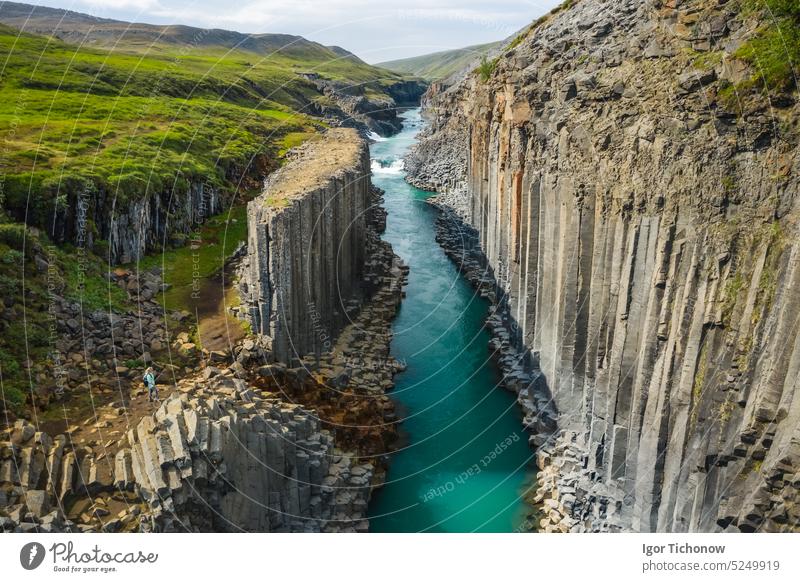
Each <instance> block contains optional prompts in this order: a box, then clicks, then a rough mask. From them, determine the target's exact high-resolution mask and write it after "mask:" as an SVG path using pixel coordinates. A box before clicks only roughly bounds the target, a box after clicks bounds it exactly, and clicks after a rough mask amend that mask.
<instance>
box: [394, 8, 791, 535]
mask: <svg viewBox="0 0 800 582" xmlns="http://www.w3.org/2000/svg"><path fill="white" fill-rule="evenodd" d="M778 16H780V18H783V19H784V20H785V21H787V22H789V23H791V22H794V20H793V19H794V18H795V17H796V15H791V14H789V15H782V16H781V15H778ZM784 20H781V21H776V20H774V19H772V20H767V19H765V17H764V16H763V14H761V13H760V12H759V11H758V10H753V9H748V10H745V9H743V5H742V4H741V3H738V2H716V1H715V2H709V1H704V0H683V1H679V0H666V1H661V0H644V1H642V0H613V1H603V0H579V1H577V2H567V3H566V4H565V5H564V6H563V7H562V8H560V9H558V10H556V11H554V13H552V14H550V15H548V16H547V17H545V18H543V19H540V21H537V22H536V23H534V24H533V25H532V26H531V27H530V28H529V29H528V30H526V31H525V32H524V33H523V34H522V35H521V36H520V37H519V38H518V39H515V40H514V41H512V42H511V43H510V44H509V45H508V46H507V47H506V48H505V50H504V51H503V53H502V54H501V56H500V57H499V58H498V59H497V60H495V61H492V62H488V63H485V64H484V65H482V66H481V67H479V68H478V69H477V70H476V71H475V72H474V73H473V74H472V75H469V76H468V77H467V78H466V79H464V80H462V81H460V82H458V83H455V84H454V85H452V86H449V87H448V86H437V87H436V94H435V95H434V94H431V95H428V97H427V98H426V100H425V102H426V104H427V109H426V112H425V115H426V116H427V118H428V119H429V122H430V123H429V127H428V128H427V130H426V132H425V133H424V135H423V138H422V141H421V143H420V145H419V146H418V147H417V148H416V150H415V151H414V152H413V153H412V155H411V156H410V158H409V160H408V161H407V169H408V170H409V172H410V178H409V179H410V181H411V182H412V183H415V184H416V185H419V186H423V187H428V188H430V189H436V190H439V191H440V192H441V195H440V197H439V203H440V204H442V205H444V206H445V207H446V208H449V209H452V210H453V211H454V213H455V214H457V215H458V216H460V217H461V218H462V219H463V220H464V221H465V222H466V223H467V225H469V226H470V227H473V228H474V229H475V230H474V232H475V236H476V237H477V242H479V244H480V249H481V250H482V252H483V256H484V259H485V261H486V264H487V267H488V268H489V270H490V271H491V272H492V273H493V275H494V277H495V280H496V286H497V298H498V302H499V303H500V305H501V307H502V308H503V322H504V324H505V326H506V327H507V328H508V329H509V330H510V336H511V338H512V343H514V344H515V345H516V346H517V347H518V348H519V349H520V354H521V356H520V362H522V363H524V364H525V366H526V367H527V368H528V370H529V371H530V372H531V373H532V374H533V377H534V378H535V379H534V380H533V382H532V385H531V386H530V388H531V390H530V394H531V396H530V403H529V406H530V407H531V408H537V407H538V408H539V409H542V408H543V407H542V404H541V403H542V402H543V401H547V402H548V406H552V407H554V408H555V409H556V411H557V425H558V428H557V430H556V432H555V434H554V435H553V437H552V438H550V439H549V440H547V441H546V442H545V443H544V444H542V445H541V446H540V447H539V450H538V458H539V464H540V467H541V468H542V471H541V472H540V475H539V479H540V491H539V500H540V501H541V502H542V504H543V519H542V522H541V524H540V525H541V527H542V528H543V529H544V530H546V531H553V530H560V531H598V530H611V531H619V530H627V531H656V530H657V531H676V532H682V531H719V530H725V531H785V530H797V529H799V528H800V505H798V501H799V500H800V497H799V496H798V488H800V477H799V475H800V473H798V471H799V470H800V391H799V390H798V381H797V378H798V371H799V370H798V368H799V367H800V333H798V332H799V330H800V269H799V268H798V267H799V266H800V247H799V246H798V244H797V242H796V241H797V220H798V217H800V209H798V196H797V194H798V190H799V186H800V184H798V180H800V178H798V176H800V173H799V172H798V170H800V167H799V166H800V164H799V163H798V162H799V161H800V156H799V155H798V151H797V143H798V141H797V136H798V131H797V119H798V106H797V104H796V93H795V91H794V84H793V83H792V82H791V79H788V80H786V81H785V83H784V84H783V85H781V83H779V82H778V81H777V80H775V79H777V77H774V74H777V73H775V72H774V71H769V70H766V69H765V68H764V65H765V62H764V60H763V59H762V60H761V61H759V59H758V54H757V50H758V49H759V47H762V46H763V45H764V43H765V42H768V39H769V37H768V36H765V35H769V34H770V32H769V27H770V26H771V24H770V23H773V25H775V24H774V23H775V22H779V24H777V25H775V26H779V27H780V26H782V24H780V22H784ZM765 39H767V40H765ZM754 52H755V56H754ZM769 75H771V76H769ZM773 77H774V78H773ZM771 79H772V80H771ZM452 240H456V239H455V237H453V239H452ZM525 390H526V391H525V395H524V397H525V398H529V397H528V395H527V394H528V393H527V387H525ZM534 394H535V395H536V398H535V399H534V397H533V395H534ZM542 440H544V439H540V440H539V441H537V442H541V441H542Z"/></svg>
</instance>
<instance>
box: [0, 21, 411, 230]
mask: <svg viewBox="0 0 800 582" xmlns="http://www.w3.org/2000/svg"><path fill="white" fill-rule="evenodd" d="M158 48H159V50H158V51H153V52H157V54H144V53H142V54H128V53H121V52H110V51H105V50H100V49H87V48H77V47H74V46H71V45H68V44H64V43H61V42H60V41H58V40H55V39H50V38H45V37H41V36H35V35H28V34H20V33H19V32H18V31H16V30H14V29H11V28H9V27H5V26H0V62H4V63H5V65H4V66H3V68H2V81H1V82H0V140H2V142H3V143H4V145H5V149H4V151H3V152H2V158H0V171H2V173H3V175H4V180H3V184H2V186H3V188H2V193H0V203H1V204H2V205H3V206H4V207H5V208H6V210H7V211H8V212H9V213H10V215H11V216H13V217H14V218H16V219H17V220H21V219H22V217H23V215H24V213H25V212H26V209H27V213H28V222H29V223H32V224H37V225H42V226H43V225H46V224H48V219H49V217H50V216H51V213H52V211H53V209H54V208H63V207H66V206H67V205H70V204H74V202H75V199H76V197H77V196H78V194H79V193H81V192H85V191H90V192H92V193H94V192H98V191H99V192H105V193H108V194H109V201H110V200H113V201H114V202H115V204H116V205H117V206H118V207H119V206H120V205H123V206H124V205H125V204H126V203H127V202H128V201H130V200H133V199H136V198H138V197H141V196H143V195H145V194H147V193H150V192H159V193H160V192H170V191H176V192H177V193H181V192H182V191H183V190H185V189H186V188H188V184H189V182H190V181H192V180H198V181H200V180H201V181H204V182H206V183H209V184H211V185H215V186H217V187H221V188H224V187H226V186H230V183H232V182H235V181H236V180H237V179H238V178H239V177H240V176H241V174H242V173H244V172H246V171H247V169H248V167H249V165H250V164H251V163H252V161H253V160H254V159H255V158H257V157H259V156H266V157H269V158H272V159H276V158H277V157H279V156H280V155H281V153H282V152H283V151H285V149H287V148H286V147H285V146H284V144H285V142H286V141H288V142H293V141H295V142H296V141H297V140H298V139H300V138H298V137H296V136H297V135H298V134H310V133H313V132H315V131H318V130H319V129H320V128H321V127H322V124H321V123H319V122H318V121H317V120H315V119H313V118H311V117H309V116H307V115H305V114H304V113H303V111H304V110H305V109H306V108H307V107H309V106H310V105H311V104H312V103H313V102H314V100H316V99H319V98H321V95H320V93H319V92H318V91H317V90H316V88H315V87H314V85H313V84H312V83H311V82H310V81H308V80H307V79H305V78H304V77H303V75H302V74H301V73H302V72H304V71H314V72H315V73H318V74H319V75H320V76H322V77H323V78H328V79H332V80H339V81H345V82H347V83H349V84H351V85H353V86H354V87H355V89H354V91H356V92H358V91H362V92H363V91H366V90H368V91H369V92H371V93H374V94H379V95H380V94H383V95H386V93H385V91H386V86H387V82H390V81H392V80H397V79H399V78H400V77H399V76H397V75H394V74H393V73H389V72H387V71H382V70H381V69H377V68H375V67H372V66H369V65H366V64H364V63H358V62H354V61H352V60H350V59H337V58H336V55H334V54H333V53H332V52H331V51H327V49H323V48H321V49H320V54H314V53H313V51H312V52H309V55H308V57H307V60H298V59H297V57H292V56H286V55H282V54H275V55H270V56H269V57H268V58H264V57H263V56H262V55H256V54H253V53H246V52H243V51H225V50H222V49H214V48H213V47H203V49H202V52H192V53H190V54H181V53H179V52H177V49H175V48H173V49H170V48H169V47H166V48H165V47H158ZM199 50H200V49H198V51H199ZM170 51H173V52H170ZM387 77H388V79H387ZM289 136H294V137H289ZM288 147H291V146H290V145H289V146H288ZM105 210H110V209H105Z"/></svg>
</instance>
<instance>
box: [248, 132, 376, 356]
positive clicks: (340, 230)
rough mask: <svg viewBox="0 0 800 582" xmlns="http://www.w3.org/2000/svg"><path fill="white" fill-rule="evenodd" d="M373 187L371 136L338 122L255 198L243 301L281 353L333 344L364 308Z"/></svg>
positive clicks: (259, 329)
mask: <svg viewBox="0 0 800 582" xmlns="http://www.w3.org/2000/svg"><path fill="white" fill-rule="evenodd" d="M369 191H370V170H369V153H368V150H367V144H366V142H365V141H364V140H363V139H361V138H360V137H359V135H358V134H357V133H356V131H354V130H351V129H332V130H329V131H328V132H327V133H326V134H325V135H323V136H321V137H320V138H318V139H316V140H313V141H311V142H310V143H307V144H306V145H305V146H303V147H302V148H300V149H299V150H298V151H297V153H296V154H295V155H294V156H293V157H292V159H291V160H290V161H289V162H288V163H287V164H286V165H285V166H284V167H283V168H281V169H280V170H279V171H278V172H276V173H275V174H273V175H272V176H271V177H270V179H269V180H268V182H267V183H266V185H265V187H264V191H263V193H262V194H261V196H259V197H258V198H256V199H255V200H253V201H252V202H250V204H249V206H248V256H247V260H246V263H245V271H244V277H243V282H242V296H243V303H244V305H245V307H246V309H245V314H246V317H247V318H248V319H249V321H250V323H251V325H252V328H253V331H255V332H257V333H259V334H261V335H262V336H265V337H268V338H270V339H271V340H272V352H273V355H274V357H275V358H276V359H277V360H280V361H291V360H292V359H293V358H298V357H301V356H305V355H308V354H314V353H317V354H319V353H322V352H326V351H330V349H331V347H332V345H333V339H334V337H335V336H336V334H337V333H338V332H339V331H340V330H341V329H342V327H344V325H346V324H347V322H348V320H349V317H348V314H352V313H353V312H354V311H355V310H356V309H357V308H358V306H359V304H360V302H361V299H362V294H363V293H362V280H363V274H364V263H365V259H366V257H365V247H366V237H367V232H366V229H367V223H366V218H367V211H368V206H369V205H370V196H369Z"/></svg>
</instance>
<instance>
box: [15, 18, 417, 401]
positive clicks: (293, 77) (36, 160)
mask: <svg viewBox="0 0 800 582" xmlns="http://www.w3.org/2000/svg"><path fill="white" fill-rule="evenodd" d="M7 8H8V3H4V4H3V6H2V8H0V20H3V18H5V17H6V16H8V14H9V12H8V11H7ZM39 24H40V25H41V27H42V28H46V26H45V25H44V24H42V23H41V22H40V23H39ZM179 28H180V29H181V30H180V31H179V32H181V34H186V30H185V29H186V28H188V27H179ZM193 30H198V29H193ZM237 34H238V33H227V32H226V31H214V34H213V35H209V36H208V37H207V38H209V39H212V40H214V42H212V43H210V44H209V43H197V44H196V45H193V46H191V48H190V49H187V47H186V45H185V44H182V41H180V42H179V40H180V39H182V38H183V37H182V36H181V35H179V34H177V33H175V34H174V35H173V36H172V37H171V39H172V40H169V39H168V40H167V41H164V42H158V43H156V44H148V43H139V44H137V43H131V44H129V45H125V46H122V47H121V50H113V51H111V50H108V49H106V48H102V46H100V45H102V44H103V43H90V45H89V47H88V48H87V46H86V45H84V46H83V47H79V45H77V44H70V43H67V42H64V41H63V40H60V39H58V38H55V37H54V36H41V35H35V34H30V33H27V32H20V31H19V30H17V29H14V28H11V27H9V26H5V25H0V296H2V300H0V388H1V389H2V394H0V410H2V409H3V407H4V406H8V408H9V409H10V410H12V411H15V412H16V413H19V414H21V413H23V412H24V411H25V410H26V406H30V404H31V402H30V394H31V393H32V392H33V391H34V389H35V388H37V387H39V386H40V385H43V384H45V383H47V382H51V381H52V379H51V378H50V379H48V378H46V377H45V375H46V374H45V372H43V371H41V370H37V369H34V368H35V367H36V366H39V363H42V362H46V361H48V354H49V353H51V351H52V350H53V346H54V332H53V331H52V329H53V321H52V319H53V317H52V314H50V313H48V309H49V308H50V306H51V305H52V301H51V299H50V298H51V294H53V293H55V294H57V295H58V296H59V297H65V298H67V299H68V300H71V301H76V302H80V303H81V304H82V306H83V308H84V309H85V310H87V312H90V311H92V310H98V309H99V310H102V311H105V312H108V311H109V310H113V311H118V312H121V311H129V310H135V308H136V306H135V304H131V303H130V302H129V301H128V299H127V295H126V293H125V292H124V291H122V290H121V289H120V288H119V287H117V286H116V285H113V284H110V282H109V270H110V269H111V268H112V267H113V265H109V263H108V257H107V255H106V252H107V251H104V248H103V244H102V243H103V242H104V241H102V240H101V241H99V242H98V241H95V245H94V246H93V247H89V248H86V249H76V248H75V247H74V246H72V245H69V244H57V245H54V244H53V241H52V240H51V237H50V236H49V233H50V230H51V229H50V224H51V223H50V218H49V216H51V215H52V213H53V209H54V208H59V207H66V206H70V205H74V201H75V193H76V192H81V191H91V192H95V193H97V192H102V193H104V194H103V196H104V198H103V196H100V197H98V199H102V200H104V202H103V203H104V204H105V206H103V207H102V208H100V209H99V210H94V211H93V212H94V214H91V215H90V216H89V220H88V224H87V227H88V229H90V230H92V231H93V232H94V231H95V229H96V224H99V223H97V222H96V221H101V220H105V221H107V220H108V219H109V215H110V213H111V211H112V210H111V209H112V208H116V209H119V208H120V207H124V206H125V205H127V204H129V203H130V202H131V201H134V200H136V199H138V198H139V197H141V196H143V195H145V194H149V193H164V192H167V193H172V194H177V195H180V194H182V193H183V192H185V190H186V189H187V188H188V186H189V183H190V182H193V181H194V182H204V183H208V184H212V185H214V186H216V187H217V188H218V189H219V190H220V191H222V192H223V193H228V194H232V193H233V192H234V191H237V192H240V195H239V196H238V197H237V201H238V203H239V204H241V201H242V200H244V199H246V196H247V193H246V192H245V193H243V192H241V191H242V190H245V191H248V192H249V188H250V187H251V186H253V185H255V182H252V181H247V180H245V182H244V183H242V182H241V181H240V178H242V176H247V175H252V177H253V178H259V177H262V175H263V172H264V171H265V170H266V169H268V168H271V167H275V166H276V165H278V164H280V162H281V157H282V156H283V154H284V153H285V152H286V151H287V149H288V148H290V147H293V146H295V145H298V144H300V143H302V142H303V141H304V140H305V139H307V138H308V137H310V136H312V135H313V134H314V133H316V132H318V131H319V130H320V129H322V128H324V127H325V123H324V122H323V120H322V119H320V118H319V117H314V114H315V113H316V114H318V112H319V111H320V109H319V107H320V106H335V105H336V104H335V102H333V100H332V98H331V97H330V96H328V95H325V94H323V93H322V92H321V91H320V90H319V89H318V88H317V85H316V84H315V80H314V79H312V78H310V77H312V75H309V73H314V74H315V75H318V76H319V78H321V79H327V80H330V81H334V82H336V84H337V87H342V88H343V90H344V91H349V92H352V93H353V94H368V95H375V96H386V97H387V98H388V95H389V93H388V91H389V89H390V87H391V85H392V84H394V83H397V82H400V81H402V80H403V79H402V77H401V76H400V75H397V74H394V73H391V72H388V71H385V70H382V69H379V68H376V67H373V66H370V65H367V64H365V63H363V62H362V61H360V60H358V59H357V58H355V57H353V56H352V55H350V53H347V52H346V51H344V50H343V49H339V48H327V47H323V46H321V45H318V44H316V43H311V42H309V41H305V40H304V39H300V40H292V39H296V38H299V37H287V38H288V42H289V43H290V44H291V49H287V50H278V51H277V52H272V53H270V52H265V51H266V50H267V44H268V43H273V42H278V43H280V42H287V41H286V40H285V39H283V40H282V39H281V37H282V36H283V35H256V36H255V37H254V38H255V40H254V41H253V42H254V44H252V45H248V46H249V47H250V49H252V50H250V49H246V48H235V49H233V48H231V47H229V46H224V44H225V42H227V41H226V38H228V37H230V38H233V37H235V35H237ZM67 36H68V35H67ZM243 36H246V35H243ZM267 37H269V38H267ZM70 38H72V37H70ZM175 39H179V40H175ZM220 43H222V44H220ZM348 88H349V89H348ZM251 167H252V168H253V170H252V171H251V170H250V168H251ZM228 216H233V217H236V218H237V220H234V221H231V224H232V225H233V226H231V224H226V219H227V217H228ZM23 220H26V221H27V223H28V225H27V226H26V225H25V224H24V223H23ZM244 224H245V223H244V220H243V207H242V206H241V205H239V206H236V207H234V208H233V209H232V211H231V213H230V215H229V214H228V213H227V212H226V213H225V214H224V215H221V216H219V217H216V218H212V219H211V220H210V221H209V222H208V223H207V224H206V225H205V226H204V227H203V229H204V230H203V233H204V238H203V240H204V243H206V244H204V245H203V248H202V249H201V251H200V252H199V255H200V259H201V260H200V268H199V271H198V272H199V275H200V276H207V275H210V274H211V273H213V272H214V271H217V270H219V268H220V267H221V265H222V262H223V260H224V258H225V254H226V253H227V254H229V253H230V251H232V250H233V249H234V248H235V247H236V244H238V242H239V240H242V239H244V238H245V237H246V232H245V231H246V229H244V228H242V226H243V225H244ZM31 226H35V227H38V228H35V229H34V228H30V227H31ZM223 231H224V234H225V236H224V237H222V235H221V234H219V233H220V232H223ZM178 240H180V239H178ZM175 244H178V245H179V244H180V243H179V242H178V243H175ZM187 248H188V247H180V248H176V249H165V250H164V253H163V256H162V255H161V253H159V254H158V256H157V257H152V256H151V257H146V258H144V259H143V261H142V268H150V267H153V266H161V265H162V264H164V263H165V262H166V263H169V262H170V261H172V262H174V263H175V264H174V265H171V264H168V265H167V269H166V272H165V273H164V278H165V280H166V281H167V282H169V283H170V284H171V285H173V287H172V289H171V290H170V293H171V295H169V296H165V297H164V298H163V299H164V302H165V304H166V305H167V307H168V308H170V309H172V308H180V307H182V306H183V295H182V294H185V288H186V286H187V283H186V281H185V280H184V279H186V273H185V271H186V269H187V268H188V267H187V265H188V266H189V267H191V268H194V266H193V265H194V264H193V263H192V260H191V258H190V259H187V252H188V251H187V250H186V249H187ZM181 253H182V254H181ZM76 256H80V258H81V260H80V264H79V263H78V262H76V260H75V257H76ZM43 257H44V258H45V259H46V261H44V259H43ZM171 269H172V270H171ZM173 271H174V272H173ZM190 274H191V275H192V276H194V275H193V273H190ZM189 278H190V279H191V277H189ZM191 282H192V281H190V283H191ZM31 366H34V367H33V368H32V367H31ZM26 395H28V396H26ZM26 398H27V399H28V400H29V402H28V403H27V405H26V403H25V401H26ZM28 410H29V409H28Z"/></svg>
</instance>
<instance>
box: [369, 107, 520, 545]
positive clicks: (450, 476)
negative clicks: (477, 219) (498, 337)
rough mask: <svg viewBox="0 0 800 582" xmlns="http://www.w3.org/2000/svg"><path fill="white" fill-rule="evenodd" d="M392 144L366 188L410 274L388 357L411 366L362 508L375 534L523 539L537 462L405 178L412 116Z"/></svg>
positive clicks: (468, 290)
mask: <svg viewBox="0 0 800 582" xmlns="http://www.w3.org/2000/svg"><path fill="white" fill-rule="evenodd" d="M403 117H404V120H405V123H404V129H403V131H402V132H400V133H399V134H398V135H396V136H394V137H391V138H386V139H383V138H381V139H380V141H377V142H376V143H374V144H372V146H371V147H370V152H371V156H372V170H373V176H372V179H373V182H374V183H375V184H376V185H377V186H378V187H380V188H382V189H383V190H384V191H385V192H386V202H385V206H386V209H387V210H388V213H389V216H388V224H387V229H386V234H385V238H386V240H388V241H389V242H390V243H391V244H392V246H393V247H394V251H395V253H397V254H398V255H400V257H402V259H403V261H404V262H405V263H406V264H407V265H409V266H410V268H411V271H410V274H409V280H408V286H407V288H406V293H407V295H406V297H405V299H404V300H403V303H402V306H401V308H400V311H399V313H398V316H397V318H396V319H395V321H394V326H393V331H394V339H393V340H392V355H393V356H394V357H395V358H397V359H398V360H401V361H404V362H405V363H406V364H407V366H408V367H407V369H406V371H404V372H402V373H400V374H398V375H397V376H396V377H395V382H396V386H395V388H394V391H393V392H392V394H391V396H392V398H394V399H395V401H396V402H397V403H398V404H399V407H398V409H399V410H401V411H403V415H404V421H403V423H402V425H401V429H402V431H403V433H404V437H405V438H404V439H403V444H402V446H401V448H400V449H399V450H398V451H397V452H395V453H393V454H392V455H391V460H390V466H389V472H388V475H387V480H386V485H385V486H384V487H382V488H381V489H379V490H377V491H376V492H375V493H374V494H373V497H372V501H371V504H370V511H369V518H370V529H371V531H374V532H421V531H426V532H511V531H519V528H520V525H521V524H522V522H523V520H524V518H525V516H526V513H527V510H528V506H527V505H526V504H525V502H524V500H523V496H524V494H525V492H526V491H527V490H528V489H529V488H530V487H531V484H532V483H533V482H534V479H533V477H534V473H533V456H532V453H531V449H530V448H529V447H528V444H527V435H526V434H525V432H524V431H523V430H522V421H521V418H520V415H521V413H520V411H519V410H518V407H517V406H516V404H515V401H514V397H513V395H512V394H510V393H508V392H507V391H505V390H504V389H503V388H502V387H501V386H499V385H498V381H499V378H500V375H499V370H498V368H497V366H496V365H495V363H494V362H493V361H492V360H490V359H489V351H488V349H487V344H488V342H489V339H490V336H489V333H488V331H487V330H486V329H485V328H484V320H485V318H486V315H487V311H488V308H489V304H488V302H487V301H486V300H484V299H482V298H480V297H479V296H478V295H477V294H476V293H475V291H474V289H473V288H472V286H471V285H470V284H469V282H468V281H466V280H465V279H464V277H463V276H461V275H460V274H459V271H458V269H457V268H456V266H455V265H454V264H453V263H452V262H451V261H450V260H449V259H448V258H447V257H446V256H445V254H444V252H443V251H442V249H441V248H440V246H439V245H438V244H437V242H436V240H435V239H434V236H435V221H436V212H437V211H436V210H435V209H434V208H432V207H431V206H430V205H429V204H427V203H426V202H425V199H426V198H427V197H428V196H430V195H431V194H430V193H428V192H423V191H421V190H418V189H416V188H414V187H412V186H410V185H409V184H408V183H407V182H405V180H404V175H405V172H404V171H403V163H402V157H403V155H404V154H405V152H406V151H407V150H408V148H409V146H411V145H412V144H413V143H414V140H415V139H416V134H417V132H418V131H419V129H420V126H421V121H420V116H419V111H418V110H411V111H407V112H406V113H404V115H403Z"/></svg>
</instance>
